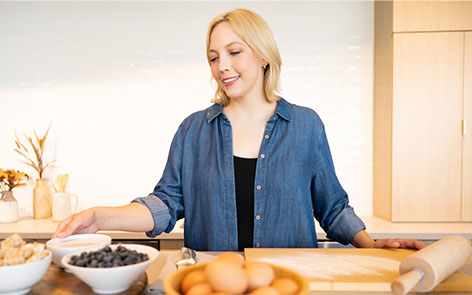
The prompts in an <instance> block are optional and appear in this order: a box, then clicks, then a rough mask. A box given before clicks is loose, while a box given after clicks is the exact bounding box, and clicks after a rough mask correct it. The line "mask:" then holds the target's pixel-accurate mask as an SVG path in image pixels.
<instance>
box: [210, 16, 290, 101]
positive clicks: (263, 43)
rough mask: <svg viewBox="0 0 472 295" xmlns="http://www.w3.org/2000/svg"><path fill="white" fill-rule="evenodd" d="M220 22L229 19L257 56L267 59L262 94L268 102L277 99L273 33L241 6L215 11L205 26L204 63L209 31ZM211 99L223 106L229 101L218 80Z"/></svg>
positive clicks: (277, 61)
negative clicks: (216, 13) (215, 14)
mask: <svg viewBox="0 0 472 295" xmlns="http://www.w3.org/2000/svg"><path fill="white" fill-rule="evenodd" d="M222 22H227V23H229V24H230V25H231V27H232V28H233V30H234V32H235V33H236V34H237V35H238V36H239V37H240V38H241V39H242V40H243V41H244V42H245V43H246V44H247V45H248V46H249V47H250V48H251V49H252V50H254V51H255V53H256V54H257V55H258V56H259V57H260V58H262V59H263V60H265V61H266V62H268V65H267V67H266V68H265V70H264V94H265V97H266V99H267V100H268V101H269V102H276V101H278V100H279V99H280V96H279V94H278V93H279V87H280V69H281V66H282V59H281V58H280V53H279V49H278V48H277V44H276V42H275V38H274V35H273V34H272V31H271V29H270V27H269V25H268V24H267V23H266V22H265V21H264V19H263V18H262V17H261V16H260V15H258V14H257V13H255V12H253V11H251V10H248V9H244V8H238V9H235V10H232V11H229V12H225V13H222V14H220V15H218V16H217V17H215V18H214V19H213V20H212V21H211V22H210V25H209V26H208V32H207V39H206V50H207V59H208V63H210V57H209V54H208V50H209V48H210V37H211V33H212V32H213V30H214V29H215V27H216V26H217V25H219V24H220V23H222ZM212 102H214V103H218V104H222V105H224V106H226V105H227V104H228V103H229V97H228V96H227V95H226V93H225V92H224V90H223V89H222V88H221V87H220V86H219V85H218V84H217V88H216V91H215V97H214V98H213V100H212Z"/></svg>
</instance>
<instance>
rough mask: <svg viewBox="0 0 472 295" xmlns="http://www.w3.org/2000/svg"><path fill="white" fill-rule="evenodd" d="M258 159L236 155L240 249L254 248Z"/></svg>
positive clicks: (235, 168)
mask: <svg viewBox="0 0 472 295" xmlns="http://www.w3.org/2000/svg"><path fill="white" fill-rule="evenodd" d="M256 164H257V159H246V158H239V157H236V156H234V180H235V185H236V211H237V212H236V214H237V218H238V251H241V252H242V251H244V248H253V245H252V243H253V234H254V181H255V178H256Z"/></svg>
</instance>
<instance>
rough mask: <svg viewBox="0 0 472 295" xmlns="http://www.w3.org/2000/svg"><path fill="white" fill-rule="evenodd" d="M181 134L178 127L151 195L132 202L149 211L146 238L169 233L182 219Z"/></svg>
mask: <svg viewBox="0 0 472 295" xmlns="http://www.w3.org/2000/svg"><path fill="white" fill-rule="evenodd" d="M183 133H184V132H183V127H182V125H180V126H179V129H178V130H177V133H176V134H175V136H174V139H173V140H172V144H171V146H170V152H169V157H168V158H167V163H166V167H165V169H164V173H163V174H162V178H161V179H160V180H159V182H158V183H157V185H156V187H155V188H154V191H153V192H152V194H150V195H148V196H147V197H141V198H136V199H134V200H133V201H132V202H138V203H141V204H143V205H145V206H147V207H148V208H149V210H150V211H151V214H152V217H153V219H154V228H153V229H152V230H151V231H149V232H146V235H147V236H148V237H155V236H157V235H159V234H161V233H162V232H166V233H169V232H170V231H172V229H173V228H174V226H175V223H176V222H177V220H178V219H180V218H183V217H184V205H183V203H184V202H183V197H182V179H181V174H182V173H181V168H182V146H183V138H184V134H183Z"/></svg>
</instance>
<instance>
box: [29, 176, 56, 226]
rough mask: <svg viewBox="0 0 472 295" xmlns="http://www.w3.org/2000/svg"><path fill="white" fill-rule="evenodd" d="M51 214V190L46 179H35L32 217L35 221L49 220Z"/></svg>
mask: <svg viewBox="0 0 472 295" xmlns="http://www.w3.org/2000/svg"><path fill="white" fill-rule="evenodd" d="M51 212H52V201H51V189H50V188H49V186H48V180H47V179H46V178H39V179H36V186H35V188H34V190H33V216H34V218H35V219H42V218H49V217H51Z"/></svg>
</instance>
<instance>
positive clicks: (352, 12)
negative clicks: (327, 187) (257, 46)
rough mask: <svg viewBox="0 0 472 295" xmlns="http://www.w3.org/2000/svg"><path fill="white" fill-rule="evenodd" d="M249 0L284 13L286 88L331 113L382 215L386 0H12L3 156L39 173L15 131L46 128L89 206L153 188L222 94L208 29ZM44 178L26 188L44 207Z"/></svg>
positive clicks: (345, 171)
mask: <svg viewBox="0 0 472 295" xmlns="http://www.w3.org/2000/svg"><path fill="white" fill-rule="evenodd" d="M237 7H245V8H249V9H252V10H254V11H256V12H258V13H259V14H260V15H262V17H264V18H265V19H266V21H267V22H268V23H269V25H270V26H271V28H272V30H273V32H274V34H275V36H276V39H277V42H278V45H279V49H280V52H281V55H282V59H283V67H282V88H283V90H282V94H283V96H284V97H285V98H286V99H287V100H288V101H290V102H292V103H296V104H299V105H304V106H308V107H311V108H313V109H314V110H316V111H317V112H318V114H319V115H320V116H321V118H322V119H323V121H324V123H325V125H326V130H327V135H328V139H329V142H330V146H331V150H332V153H333V158H334V162H335V166H336V171H337V174H338V177H339V178H340V181H341V183H342V184H343V187H344V188H345V189H346V190H347V192H348V193H349V195H350V200H351V204H352V205H353V206H354V207H355V209H356V212H357V213H358V214H361V215H372V174H373V172H372V171H373V168H372V157H373V151H372V145H373V144H372V133H373V126H372V121H373V2H370V1H369V2H367V1H359V2H357V1H348V2H337V1H327V2H294V1H290V2H267V1H263V2H256V1H251V2H196V1H193V2H177V1H172V2H161V1H157V2H0V168H3V169H8V168H14V169H20V170H22V171H25V172H27V173H29V174H30V175H32V176H34V177H36V174H35V173H34V172H33V171H32V170H31V169H29V168H28V167H27V166H25V165H24V164H22V163H21V159H20V157H19V156H18V155H17V154H16V153H15V152H13V148H14V132H15V130H16V131H17V133H18V134H19V135H20V136H22V135H23V134H24V133H26V134H28V135H32V133H33V130H34V129H36V130H37V131H38V133H40V134H42V133H44V131H45V130H46V128H47V126H48V125H49V123H50V122H52V128H51V131H50V135H49V138H48V140H47V142H46V149H47V153H46V158H47V159H49V160H52V159H55V160H56V167H55V168H54V169H51V170H49V171H48V172H47V174H46V175H47V176H49V178H50V179H51V180H54V179H55V177H56V176H57V175H58V174H61V173H69V174H70V184H69V189H68V190H69V191H70V192H71V193H76V194H78V196H79V208H87V207H90V206H94V205H121V204H125V203H128V202H129V201H130V200H132V199H133V198H135V197H137V196H143V195H147V194H148V193H150V192H151V191H152V190H153V188H154V185H155V184H156V183H157V181H158V180H159V178H160V177H161V175H162V171H163V169H164V165H165V162H166V159H167V154H168V150H169V146H170V142H171V139H172V137H173V135H174V133H175V131H176V130H177V127H178V125H179V124H180V122H181V121H182V120H183V119H184V118H185V117H186V116H188V115H189V114H191V113H193V112H195V111H197V110H200V109H204V108H206V107H208V106H209V105H210V99H211V98H212V97H213V85H212V84H211V83H210V71H209V68H208V65H207V62H206V58H205V34H206V29H207V25H208V23H209V21H210V20H211V19H212V18H213V17H214V16H216V15H217V14H219V13H221V12H224V11H227V10H230V9H233V8H237ZM33 187H34V181H33V180H31V181H30V182H29V184H28V186H26V187H22V188H19V189H17V190H16V191H15V196H16V198H17V199H18V200H19V206H20V214H21V215H31V214H32V190H33Z"/></svg>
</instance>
